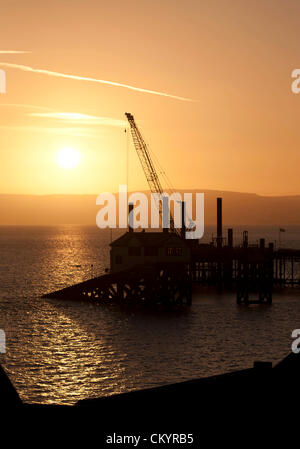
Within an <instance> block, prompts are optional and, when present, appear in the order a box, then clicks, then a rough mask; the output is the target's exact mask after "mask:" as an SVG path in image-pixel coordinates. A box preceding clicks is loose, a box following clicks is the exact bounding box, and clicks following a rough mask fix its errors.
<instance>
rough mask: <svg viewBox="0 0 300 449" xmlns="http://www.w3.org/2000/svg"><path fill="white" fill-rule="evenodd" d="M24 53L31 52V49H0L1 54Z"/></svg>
mask: <svg viewBox="0 0 300 449" xmlns="http://www.w3.org/2000/svg"><path fill="white" fill-rule="evenodd" d="M22 53H31V51H22V50H0V54H1V55H18V54H22Z"/></svg>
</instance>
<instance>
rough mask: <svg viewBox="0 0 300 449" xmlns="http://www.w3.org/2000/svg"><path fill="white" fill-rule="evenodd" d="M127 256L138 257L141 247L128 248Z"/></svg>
mask: <svg viewBox="0 0 300 449" xmlns="http://www.w3.org/2000/svg"><path fill="white" fill-rule="evenodd" d="M128 254H129V256H140V255H141V247H140V246H129V248H128Z"/></svg>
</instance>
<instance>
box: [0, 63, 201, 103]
mask: <svg viewBox="0 0 300 449" xmlns="http://www.w3.org/2000/svg"><path fill="white" fill-rule="evenodd" d="M0 66H2V67H7V68H12V69H18V70H22V71H23V72H33V73H40V74H43V75H48V76H54V77H57V78H67V79H73V80H78V81H89V82H92V83H99V84H107V85H110V86H116V87H123V88H125V89H130V90H134V91H137V92H142V93H146V94H152V95H159V96H162V97H168V98H173V99H175V100H181V101H194V100H191V99H190V98H184V97H179V96H177V95H171V94H168V93H166V92H158V91H156V90H150V89H143V88H141V87H135V86H131V85H129V84H123V83H116V82H114V81H107V80H101V79H96V78H90V77H86V76H77V75H69V74H66V73H59V72H52V71H50V70H44V69H35V68H33V67H29V66H27V65H21V64H11V63H9V62H0Z"/></svg>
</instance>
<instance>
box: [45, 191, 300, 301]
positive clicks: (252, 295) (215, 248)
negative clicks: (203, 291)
mask: <svg viewBox="0 0 300 449" xmlns="http://www.w3.org/2000/svg"><path fill="white" fill-rule="evenodd" d="M182 207H184V204H183V205H182ZM183 235H184V233H182V236H181V237H179V236H178V234H176V233H172V232H165V230H164V231H163V232H144V231H141V232H134V231H133V228H131V227H129V229H128V232H126V233H125V234H123V235H122V236H121V237H119V238H118V239H116V240H115V241H114V242H112V243H111V244H110V246H111V253H110V259H111V260H110V273H108V274H104V275H102V276H99V277H96V278H93V279H90V280H87V281H84V282H81V283H78V284H76V285H73V286H70V287H66V288H63V289H61V290H58V291H55V292H51V293H47V294H45V295H44V296H43V297H44V298H58V299H72V300H80V301H89V302H97V303H102V304H105V303H118V304H143V305H168V306H169V305H190V304H191V303H192V284H193V283H195V284H199V285H203V286H214V287H216V288H218V290H219V291H222V290H227V291H235V292H236V299H237V303H238V304H246V305H249V304H271V303H272V292H273V289H274V287H279V288H286V287H300V250H293V249H280V248H279V249H274V243H273V242H270V243H269V244H268V246H266V244H265V239H264V238H261V239H260V240H259V242H258V243H257V244H256V245H253V244H252V245H250V244H249V239H248V232H247V231H244V233H243V240H242V242H240V244H238V245H236V246H234V244H233V241H234V230H233V229H232V228H229V229H227V237H226V238H225V237H224V236H223V230H222V199H221V198H218V199H217V237H216V238H213V239H212V241H211V243H209V244H201V243H199V242H198V241H195V240H185V238H184V237H183Z"/></svg>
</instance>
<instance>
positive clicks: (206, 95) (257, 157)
mask: <svg viewBox="0 0 300 449" xmlns="http://www.w3.org/2000/svg"><path fill="white" fill-rule="evenodd" d="M0 24H1V25H0V69H2V70H5V72H6V78H7V92H6V94H1V95H0V170H1V177H0V193H19V194H20V193H25V194H53V193H80V194H88V193H93V194H98V193H100V192H103V191H113V192H114V191H117V190H118V186H119V184H122V183H125V182H126V148H127V142H126V138H127V137H126V134H125V133H124V124H125V117H124V113H125V112H131V113H132V114H133V115H134V116H135V118H136V120H137V122H138V124H139V126H140V127H141V130H142V133H143V136H144V137H145V140H146V141H147V143H148V144H149V146H150V147H151V149H152V150H153V151H154V153H155V154H156V156H157V157H158V159H159V161H160V163H161V164H162V166H163V167H164V169H165V170H166V172H167V174H168V176H169V178H170V179H171V180H172V183H173V185H174V186H175V187H176V188H178V189H179V188H200V189H201V188H203V189H218V190H232V191H239V192H255V193H258V194H267V195H285V194H300V176H299V165H300V157H299V150H300V94H298V95H296V94H293V93H292V91H291V82H292V78H291V72H292V70H293V69H295V68H300V52H299V43H300V2H299V0H289V1H286V0H253V1H251V2H249V0H247V1H246V0H226V1H224V0H203V1H200V0H186V1H181V2H179V1H177V0H129V1H127V2H125V1H116V0H112V1H110V2H104V1H101V0H51V2H50V1H38V0H26V1H23V0H2V1H1V10H0ZM14 52H15V53H14ZM28 67H29V68H32V69H33V70H31V69H28ZM62 75H63V76H62ZM65 75H70V76H65ZM103 81H110V82H113V83H116V84H121V85H122V86H120V85H115V84H110V83H103ZM124 85H125V86H124ZM126 86H127V87H126ZM130 87H134V88H138V89H137V90H136V89H131V88H130ZM158 93H160V94H164V95H159V94H158ZM69 155H71V156H70V158H69ZM65 157H67V161H66V160H65V159H64V158H65ZM68 158H69V159H68ZM74 158H75V159H74ZM146 188H147V183H146V180H145V177H144V174H143V172H142V169H141V167H140V165H139V162H138V159H137V156H136V154H135V152H134V149H133V147H132V145H131V146H130V158H129V189H130V190H133V189H143V190H144V189H146Z"/></svg>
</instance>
